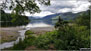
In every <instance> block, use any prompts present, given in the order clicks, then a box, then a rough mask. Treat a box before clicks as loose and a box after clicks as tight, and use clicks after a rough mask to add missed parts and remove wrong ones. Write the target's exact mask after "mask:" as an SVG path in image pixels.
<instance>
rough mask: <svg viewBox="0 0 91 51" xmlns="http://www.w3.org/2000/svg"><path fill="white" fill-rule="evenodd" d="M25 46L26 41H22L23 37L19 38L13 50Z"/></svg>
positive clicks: (21, 48)
mask: <svg viewBox="0 0 91 51" xmlns="http://www.w3.org/2000/svg"><path fill="white" fill-rule="evenodd" d="M24 48H25V45H24V42H23V41H22V39H21V38H20V39H19V43H18V44H14V46H13V48H12V50H23V49H24Z"/></svg>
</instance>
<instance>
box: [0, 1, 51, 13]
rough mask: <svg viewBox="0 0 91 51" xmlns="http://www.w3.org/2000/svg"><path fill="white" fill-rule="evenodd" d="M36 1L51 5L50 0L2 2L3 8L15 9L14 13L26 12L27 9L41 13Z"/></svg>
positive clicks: (30, 11)
mask: <svg viewBox="0 0 91 51" xmlns="http://www.w3.org/2000/svg"><path fill="white" fill-rule="evenodd" d="M36 1H37V2H38V3H39V4H44V5H47V6H48V5H50V0H4V1H2V3H1V9H2V10H4V9H6V8H8V9H10V10H13V11H12V13H14V14H19V15H20V14H24V12H25V11H27V12H29V13H31V14H33V13H35V12H37V13H39V12H40V11H41V10H40V8H39V7H38V5H37V4H36Z"/></svg>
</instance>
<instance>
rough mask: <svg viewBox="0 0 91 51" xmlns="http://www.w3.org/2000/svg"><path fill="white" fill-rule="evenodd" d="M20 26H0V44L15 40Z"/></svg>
mask: <svg viewBox="0 0 91 51" xmlns="http://www.w3.org/2000/svg"><path fill="white" fill-rule="evenodd" d="M22 29H23V28H21V27H0V40H1V41H0V44H2V43H5V42H11V41H15V40H16V39H17V38H18V37H19V32H18V31H19V30H22Z"/></svg>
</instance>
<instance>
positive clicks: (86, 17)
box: [75, 10, 90, 28]
mask: <svg viewBox="0 0 91 51" xmlns="http://www.w3.org/2000/svg"><path fill="white" fill-rule="evenodd" d="M75 22H76V23H77V24H78V25H84V26H88V28H90V10H88V11H87V12H83V13H81V14H80V15H79V16H78V17H77V19H76V21H75Z"/></svg>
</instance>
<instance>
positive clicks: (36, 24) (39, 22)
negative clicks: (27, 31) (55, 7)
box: [26, 20, 55, 28]
mask: <svg viewBox="0 0 91 51" xmlns="http://www.w3.org/2000/svg"><path fill="white" fill-rule="evenodd" d="M54 25H55V23H54V22H52V21H45V20H32V21H31V22H30V23H29V24H28V25H27V26H26V27H31V28H34V27H50V26H54Z"/></svg>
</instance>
